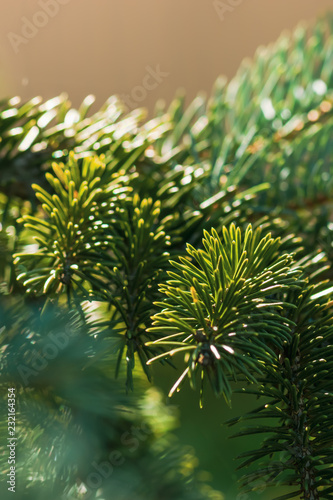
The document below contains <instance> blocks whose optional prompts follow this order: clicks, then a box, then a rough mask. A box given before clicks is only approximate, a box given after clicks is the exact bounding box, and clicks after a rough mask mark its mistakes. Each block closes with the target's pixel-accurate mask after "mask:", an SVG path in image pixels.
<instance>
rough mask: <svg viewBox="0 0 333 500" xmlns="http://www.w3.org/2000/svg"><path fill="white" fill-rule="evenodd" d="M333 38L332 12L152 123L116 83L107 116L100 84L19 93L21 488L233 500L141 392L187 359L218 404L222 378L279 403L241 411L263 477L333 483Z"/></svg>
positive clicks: (9, 133) (14, 338) (5, 264)
mask: <svg viewBox="0 0 333 500" xmlns="http://www.w3.org/2000/svg"><path fill="white" fill-rule="evenodd" d="M331 33H332V17H331V16H328V17H327V19H325V20H322V21H320V22H318V24H317V25H316V26H315V27H314V28H312V29H306V28H304V27H299V28H298V29H297V30H296V31H295V33H294V35H293V36H292V37H290V38H287V37H282V38H281V40H279V41H278V42H277V44H276V45H274V46H272V47H269V48H267V49H263V48H262V49H260V50H259V51H258V53H257V55H256V57H255V60H254V62H253V63H251V64H249V63H245V64H243V65H242V67H241V68H240V70H239V72H238V74H237V75H236V77H235V78H234V79H233V80H232V81H231V82H229V83H228V82H226V81H225V80H224V79H219V80H218V81H217V83H216V86H215V88H214V90H213V93H212V95H211V97H210V98H209V99H208V100H207V99H206V98H205V97H203V96H198V97H197V98H196V99H195V100H194V101H193V102H192V103H191V104H190V105H189V106H188V107H187V108H186V106H185V99H184V98H183V97H178V98H176V99H175V100H174V101H173V102H172V103H171V105H170V107H169V108H168V110H167V111H165V108H164V107H163V106H159V107H158V109H157V111H156V117H155V118H154V119H153V120H151V121H149V122H147V123H144V113H143V111H142V110H137V111H133V112H131V113H129V114H126V112H125V111H124V108H123V105H122V104H121V103H120V102H119V100H118V99H117V98H115V97H112V98H110V100H109V101H108V102H107V103H106V105H105V106H104V107H103V108H102V109H101V110H100V111H98V112H96V113H95V114H93V115H91V116H88V110H89V107H90V105H91V104H92V99H91V97H88V98H87V99H86V100H85V101H84V103H83V104H82V106H81V107H80V109H79V110H74V109H72V108H71V106H70V103H69V101H68V100H67V98H66V97H65V96H60V97H57V98H55V99H52V100H51V101H48V102H46V103H41V101H40V99H33V100H32V101H30V102H29V103H27V104H23V105H21V106H20V105H19V101H18V100H17V99H16V98H14V99H10V100H7V101H3V102H2V103H1V112H0V134H1V141H0V223H1V226H0V255H1V264H0V280H1V287H0V299H1V301H0V312H1V325H0V335H1V336H0V340H1V353H2V354H1V376H2V379H1V385H0V387H1V391H2V395H3V397H2V402H3V403H4V402H5V398H6V394H7V388H8V386H13V387H15V388H16V390H17V402H18V403H17V404H18V407H17V408H18V418H17V432H18V435H19V437H20V440H21V442H22V449H21V458H20V462H19V465H18V470H19V473H20V478H21V479H20V486H19V487H20V488H21V489H20V492H19V494H20V495H21V498H24V499H29V498H34V499H35V498H36V499H38V498H41V499H43V500H44V499H45V498H48V497H49V498H50V499H53V498H54V499H55V500H59V499H60V498H83V499H84V498H88V496H89V495H90V498H96V499H97V498H104V497H105V499H106V498H109V497H111V496H112V497H113V498H117V499H120V500H121V499H123V500H129V499H131V500H133V499H134V500H141V499H145V500H150V499H151V500H156V499H157V498H158V499H162V498H168V499H169V498H175V499H179V500H181V499H182V500H185V499H186V500H201V499H203V498H212V499H214V498H215V499H219V498H220V495H219V494H218V493H216V492H214V491H212V490H210V489H209V488H208V487H207V486H205V485H202V484H199V482H198V481H196V473H195V470H194V465H193V464H194V461H195V460H194V456H193V453H192V452H189V454H188V455H186V458H185V459H184V458H182V454H183V451H184V450H183V448H181V447H180V446H179V445H178V443H177V442H176V441H173V440H174V438H173V437H171V435H170V434H169V431H170V430H171V429H172V428H173V426H174V418H173V417H171V416H169V417H168V415H169V413H168V412H169V411H170V409H169V407H167V406H165V405H164V404H162V403H161V400H160V396H159V395H158V394H157V392H156V391H154V390H151V391H150V392H149V393H147V395H145V392H144V390H143V388H142V387H143V385H144V380H145V378H144V377H147V378H148V379H149V380H150V381H151V380H152V371H150V370H151V368H150V366H149V365H150V363H151V361H153V360H156V359H158V360H160V361H161V362H162V363H163V364H164V362H166V363H167V364H172V362H171V361H172V359H171V360H170V358H172V357H173V355H175V354H177V353H179V354H180V355H183V356H184V363H185V367H184V371H183V372H182V374H181V376H180V378H178V380H177V381H176V383H175V384H174V386H173V387H172V389H171V391H170V394H172V393H173V392H174V391H175V390H176V389H177V390H178V389H179V388H180V386H181V384H182V383H183V382H184V381H185V380H186V378H189V381H190V384H191V385H192V387H195V386H196V384H197V379H198V378H199V379H200V382H199V384H200V393H201V395H200V398H199V399H200V401H201V402H202V395H203V386H204V384H205V381H206V379H207V380H208V381H209V383H210V385H211V387H212V388H213V391H214V393H215V394H216V395H221V394H222V395H223V396H224V398H225V399H226V401H227V402H228V403H229V404H230V403H231V401H232V393H233V392H234V390H235V387H236V390H238V389H237V388H239V386H240V384H241V386H242V388H241V390H240V392H241V393H246V394H253V395H255V396H257V397H258V398H261V402H260V403H261V405H260V406H259V407H258V408H257V409H255V410H254V411H252V412H251V413H247V412H246V411H244V414H243V415H242V416H240V417H239V418H237V419H234V420H233V421H231V422H229V423H230V424H235V423H237V422H239V421H242V420H254V421H255V420H256V423H254V425H253V426H252V427H246V428H244V429H242V430H240V431H239V432H238V435H239V436H242V437H243V436H248V435H256V434H259V435H261V434H267V436H266V437H264V439H263V441H262V443H261V444H260V443H258V446H257V448H256V449H254V450H252V451H245V452H244V453H243V455H242V456H243V459H244V461H243V463H242V466H244V467H245V466H246V467H249V469H248V472H247V474H246V476H244V478H243V479H242V483H243V486H244V488H245V490H246V491H248V492H251V491H255V488H256V485H257V484H258V481H261V482H264V484H265V485H267V486H274V487H277V486H279V485H284V486H285V487H287V488H288V490H289V493H288V492H287V493H286V494H285V495H284V496H283V497H280V498H285V499H287V498H301V499H303V500H316V499H319V498H320V499H321V498H325V499H326V498H333V482H332V481H333V480H332V478H333V472H332V471H333V452H332V450H333V437H332V436H333V434H332V425H333V414H332V411H333V410H332V408H333V404H332V395H333V387H332V377H331V372H332V366H333V351H332V345H333V343H332V342H333V339H332V332H333V326H332V325H333V321H332V320H333V317H332V296H333V285H332V283H331V281H330V280H331V279H332V278H333V276H332V257H333V253H332V230H333V227H332V206H331V197H332V153H333V129H332V125H333V121H332V120H333V113H332V109H333V71H332V69H333V38H332V34H331ZM60 161H61V162H62V163H60ZM31 187H32V189H31ZM35 195H36V196H35ZM50 335H51V337H52V335H53V337H52V339H53V341H54V338H56V339H57V338H61V339H63V343H62V347H59V345H58V346H57V345H56V349H57V353H56V355H55V356H54V357H53V358H52V354H51V356H50V350H51V351H52V347H50V342H51V341H50V338H51V337H50ZM54 336H55V337H54ZM59 336H60V337H59ZM64 339H65V340H64ZM51 344H52V343H51ZM53 344H54V342H53ZM53 344H52V345H53ZM54 349H55V347H54V345H53V350H54ZM47 353H49V355H47ZM36 359H39V361H40V363H42V364H44V366H43V367H42V368H41V366H42V365H38V366H39V368H36V366H37V365H36ZM45 359H46V364H45ZM43 360H44V363H43ZM166 373H167V372H166ZM114 375H116V377H118V378H119V381H115V379H114ZM178 376H179V375H178ZM123 381H124V383H123ZM235 381H238V384H237V386H235V383H234V382H235ZM124 385H125V387H126V390H127V394H126V393H124V392H123V390H122V389H123V386H124ZM133 388H134V393H128V392H129V390H130V389H131V390H132V389H133ZM136 394H137V395H138V397H136ZM166 415H167V416H166ZM1 421H2V422H3V428H2V429H1V430H2V431H3V432H1V435H2V436H5V433H6V429H5V424H6V422H5V413H4V418H3V419H2V420H1ZM142 424H143V425H144V428H145V429H146V431H145V432H144V433H143V434H144V439H143V438H142V440H141V441H142V442H141V441H140V446H139V447H138V448H137V449H136V450H135V451H134V452H133V453H131V452H130V450H129V448H128V447H127V448H126V446H125V449H123V448H121V449H122V452H123V455H124V457H125V459H126V462H125V464H124V465H123V466H122V467H119V469H117V472H114V474H112V475H111V476H110V477H108V478H105V481H103V482H102V484H101V486H100V488H99V490H98V488H95V489H94V491H93V492H92V493H91V492H90V493H89V492H87V491H86V490H87V487H89V484H88V480H87V477H88V476H89V474H90V473H91V472H92V469H91V468H92V464H93V462H94V463H101V462H103V461H105V460H108V458H107V457H109V455H110V452H111V451H112V450H114V449H118V448H119V447H121V446H123V445H124V443H122V442H121V436H122V435H124V433H126V432H128V427H129V426H130V427H131V426H132V425H134V426H136V425H142ZM148 430H149V432H148ZM3 445H4V443H3V442H2V446H3ZM5 456H6V455H5V453H4V454H2V456H1V460H2V465H3V466H4V469H6V460H5ZM186 464H190V465H187V466H185V465H186ZM186 467H187V468H186ZM115 470H116V469H115ZM288 490H287V491H288ZM91 495H92V496H91Z"/></svg>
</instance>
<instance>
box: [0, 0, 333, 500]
mask: <svg viewBox="0 0 333 500" xmlns="http://www.w3.org/2000/svg"><path fill="white" fill-rule="evenodd" d="M328 9H332V0H320V2H313V0H297V1H295V0H294V1H293V2H290V0H280V1H279V2H275V1H273V0H270V1H268V0H251V1H248V0H225V1H219V2H218V1H213V0H209V1H199V0H196V1H194V0H181V1H179V0H169V1H168V2H166V1H165V2H161V1H156V0H155V1H154V0H141V1H140V2H139V1H134V0H122V1H121V2H119V1H112V0H98V1H95V2H92V1H89V0H15V2H2V5H1V11H2V12H1V16H0V33H1V44H0V47H1V48H0V58H1V78H0V94H1V97H8V96H13V95H19V96H21V97H22V98H23V100H27V99H29V98H31V97H33V96H35V95H41V96H42V97H43V98H45V99H47V98H50V97H53V96H55V95H57V94H59V93H61V92H63V91H65V92H67V93H68V94H69V96H70V98H71V100H72V102H73V105H74V106H78V105H79V103H80V102H81V101H82V99H83V98H84V97H85V96H86V95H87V94H91V93H92V94H95V95H96V98H97V99H96V105H101V104H102V103H103V102H104V101H105V100H106V99H107V97H109V96H110V95H112V94H118V95H120V96H121V97H122V98H123V99H124V101H125V103H126V104H127V106H128V107H129V108H133V109H134V108H136V107H140V106H146V107H148V109H149V110H150V111H152V110H153V108H154V104H155V102H156V101H157V100H158V99H159V98H163V99H165V100H166V101H167V102H168V101H170V100H171V99H172V97H173V96H174V95H175V93H176V92H177V91H178V90H179V89H180V88H182V89H185V90H186V95H187V98H188V100H190V99H192V98H193V97H194V96H195V95H196V94H197V93H198V92H199V91H205V92H209V91H210V89H211V87H212V85H213V83H214V81H215V80H216V78H217V77H218V76H219V75H220V74H223V75H226V76H227V77H228V78H231V77H232V76H233V75H234V74H235V72H236V71H237V68H238V66H239V64H240V63H241V61H242V60H243V59H244V58H246V57H252V56H253V55H254V53H255V50H256V48H257V47H259V46H260V45H267V44H269V43H271V42H274V41H275V40H276V39H277V38H278V37H279V35H280V34H281V33H282V32H283V31H285V30H289V29H292V28H294V27H295V26H296V25H297V24H298V23H299V22H301V21H310V22H311V21H312V20H314V19H315V18H316V17H317V16H319V15H324V14H325V12H327V11H328ZM174 380H176V373H175V372H173V370H171V369H170V370H168V369H165V368H163V369H160V368H158V367H157V368H155V382H156V384H157V385H158V386H160V387H161V388H162V389H163V391H164V392H165V394H167V391H168V389H169V388H170V387H171V385H172V384H173V381H174ZM244 401H245V399H244V397H242V399H241V401H239V400H238V399H237V397H236V398H235V400H234V405H233V409H232V410H230V409H228V408H227V407H226V406H225V404H224V403H223V402H222V401H218V400H216V399H215V398H214V397H210V396H209V395H208V396H207V400H206V406H205V408H204V410H199V407H198V398H197V395H196V394H194V393H192V392H191V391H190V390H188V389H187V390H184V391H182V393H181V395H176V396H175V399H174V400H173V401H172V403H173V404H175V405H176V406H178V408H179V412H180V424H181V425H180V427H179V429H178V430H177V431H176V433H177V435H178V436H179V438H180V440H181V442H182V443H184V444H191V445H193V446H194V448H195V450H196V453H197V455H198V457H199V460H200V466H201V468H202V469H204V470H207V471H209V473H210V475H211V480H212V482H211V484H212V486H214V487H215V488H217V489H219V490H220V491H222V492H223V493H224V494H225V499H226V500H235V499H237V500H245V499H247V498H250V497H248V496H242V495H239V494H238V493H237V486H236V480H237V478H238V477H239V476H240V475H241V473H240V472H235V469H236V467H235V462H234V460H233V459H234V458H235V457H236V456H237V454H239V453H241V452H243V451H244V446H243V442H242V443H241V442H238V440H228V436H229V435H230V434H231V433H232V432H231V431H230V430H229V429H225V428H224V427H223V428H222V426H221V425H222V423H223V422H224V421H225V420H227V419H229V418H231V417H232V416H234V415H238V414H240V413H242V412H243V411H244V404H245V403H244ZM252 404H253V405H255V401H253V402H252V401H249V403H248V406H247V409H248V410H249V409H250V408H251V405H252ZM241 405H242V406H241ZM248 445H249V448H251V442H250V441H249V442H248ZM275 493H276V492H275ZM275 493H274V492H268V491H264V490H263V489H260V488H259V490H258V493H254V494H252V496H251V498H254V499H256V498H258V499H259V498H264V499H270V498H272V497H273V496H275ZM281 494H282V492H281Z"/></svg>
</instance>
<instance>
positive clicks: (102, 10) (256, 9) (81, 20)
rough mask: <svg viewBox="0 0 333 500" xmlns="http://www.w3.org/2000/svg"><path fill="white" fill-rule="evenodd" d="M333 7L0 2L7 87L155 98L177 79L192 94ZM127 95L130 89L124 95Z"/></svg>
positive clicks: (308, 3) (6, 91)
mask: <svg viewBox="0 0 333 500" xmlns="http://www.w3.org/2000/svg"><path fill="white" fill-rule="evenodd" d="M329 8H332V1H331V0H320V2H314V1H313V0H294V1H293V2H290V1H288V0H280V1H279V2H275V1H274V0H250V1H249V0H209V1H204V0H201V1H200V0H181V1H179V0H169V1H168V2H166V1H164V2H162V1H156V0H155V1H154V0H140V1H135V0H122V1H115V0H97V1H96V2H92V1H89V0H15V2H2V5H1V16H0V33H1V43H0V47H1V49H0V58H1V70H2V75H1V88H0V94H1V95H2V96H6V97H7V96H9V95H10V96H12V95H20V96H21V97H22V98H23V99H28V98H30V97H32V96H35V95H41V96H42V97H44V98H50V97H53V96H55V95H57V94H59V93H60V92H63V91H65V92H67V93H68V94H69V96H70V98H71V100H72V102H73V104H74V105H78V104H79V102H80V101H81V100H82V99H83V98H84V97H85V96H86V95H87V94H90V93H92V94H95V95H96V97H97V104H102V103H103V102H104V101H105V99H106V98H107V97H109V96H110V95H111V94H115V93H116V94H119V95H121V96H123V97H124V98H125V101H126V100H127V104H128V106H129V107H131V106H133V107H138V106H141V105H144V106H148V107H149V108H150V109H152V108H153V106H154V104H155V102H156V100H157V99H159V98H165V99H166V100H167V101H169V100H170V99H171V98H172V97H173V96H174V94H175V92H176V91H177V90H178V89H179V88H184V89H186V93H187V95H188V98H189V99H190V98H193V97H194V96H195V95H196V93H197V92H198V91H200V90H203V91H206V92H209V91H210V89H211V87H212V85H213V83H214V81H215V79H216V77H217V76H218V75H220V74H224V75H226V76H227V77H228V78H230V77H232V76H233V75H234V74H235V72H236V70H237V68H238V66H239V64H240V62H241V61H242V59H244V58H245V57H252V56H253V54H254V52H255V50H256V48H257V47H258V46H260V45H266V44H269V43H270V42H274V41H275V40H276V39H277V38H278V37H279V35H280V34H281V32H282V31H283V30H289V29H292V28H293V27H294V26H295V25H296V24H297V23H299V22H300V21H301V20H311V19H314V18H315V17H316V16H318V15H321V14H324V13H325V11H327V9H329ZM126 98H127V99H126Z"/></svg>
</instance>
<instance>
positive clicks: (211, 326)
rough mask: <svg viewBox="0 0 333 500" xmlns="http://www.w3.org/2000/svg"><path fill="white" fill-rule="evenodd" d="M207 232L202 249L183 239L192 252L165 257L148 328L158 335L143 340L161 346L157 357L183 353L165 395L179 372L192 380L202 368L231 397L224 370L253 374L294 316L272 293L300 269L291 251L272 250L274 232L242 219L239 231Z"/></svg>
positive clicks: (293, 285)
mask: <svg viewBox="0 0 333 500" xmlns="http://www.w3.org/2000/svg"><path fill="white" fill-rule="evenodd" d="M222 234H223V239H221V238H220V236H219V235H218V233H217V232H216V231H215V230H214V229H212V231H211V233H208V232H205V233H204V239H203V245H204V250H196V249H195V248H193V247H192V246H190V245H188V247H187V252H188V254H189V255H190V257H191V259H187V258H183V257H180V258H179V262H171V263H172V265H173V266H174V267H175V268H176V270H177V271H176V272H174V271H168V275H169V277H170V278H171V279H170V280H169V281H167V283H166V284H162V285H161V292H162V293H164V294H165V295H166V296H167V297H166V298H165V300H164V301H163V302H159V303H157V305H158V306H159V307H160V308H162V309H163V310H162V311H161V312H159V313H157V314H155V315H154V316H153V318H152V319H153V326H152V327H151V328H149V330H148V331H149V333H150V334H153V335H155V336H157V337H158V339H157V340H155V341H154V342H149V343H148V345H149V346H152V347H153V346H157V347H159V346H163V347H164V346H165V348H166V349H169V350H167V351H166V352H164V353H162V354H159V355H158V356H155V358H153V359H151V360H150V361H149V363H151V362H152V361H154V360H155V359H161V358H164V357H166V356H173V355H175V354H177V353H182V354H186V356H185V363H186V365H187V366H186V369H185V371H184V372H183V374H182V375H181V377H180V378H179V379H178V381H177V382H176V383H175V384H174V386H173V388H172V389H171V391H170V395H172V394H173V392H174V391H175V390H176V389H179V387H180V385H181V384H182V383H183V381H184V380H185V377H188V378H189V379H190V383H191V385H192V387H194V386H195V379H196V375H197V373H198V372H200V373H201V396H200V404H202V401H201V399H202V389H203V381H204V378H205V377H206V376H207V377H208V379H209V381H210V383H211V385H212V387H213V390H214V392H215V393H216V394H217V395H220V394H223V396H224V397H225V399H226V400H227V402H228V403H230V397H231V386H230V382H229V381H230V378H231V379H236V376H237V373H241V374H243V375H244V376H245V377H246V378H247V379H248V380H251V381H252V382H254V381H255V380H256V374H258V373H261V368H262V365H265V364H266V363H270V362H271V360H272V357H274V349H281V348H282V345H283V343H284V342H285V341H286V340H287V339H289V338H290V335H291V330H290V329H291V326H292V324H293V323H292V321H290V320H288V319H286V318H284V317H282V316H281V315H280V314H279V312H280V310H281V309H283V308H286V307H290V306H291V307H294V306H292V305H290V304H288V303H287V302H286V301H283V300H282V301H280V300H277V298H276V294H278V293H279V292H281V291H282V290H287V289H297V288H299V286H300V283H299V281H298V276H299V274H300V272H299V271H298V270H297V269H294V268H292V257H290V256H289V255H286V254H285V255H278V248H279V245H280V241H279V239H273V238H271V236H270V234H268V235H267V236H264V237H261V230H260V228H258V229H256V230H255V231H253V230H252V228H251V226H248V227H247V229H246V231H245V233H244V234H242V233H241V231H240V229H239V228H236V227H235V225H234V224H232V225H231V226H230V228H229V229H227V228H226V227H224V228H223V231H222Z"/></svg>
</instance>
